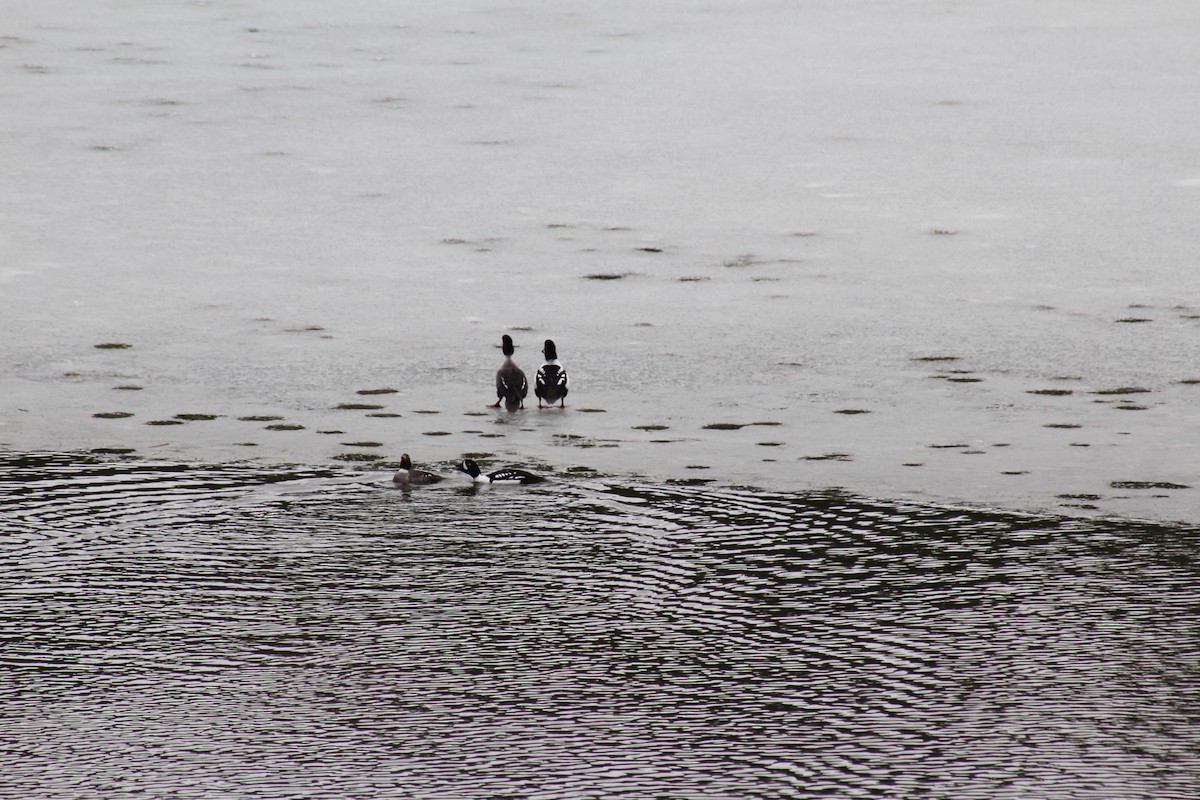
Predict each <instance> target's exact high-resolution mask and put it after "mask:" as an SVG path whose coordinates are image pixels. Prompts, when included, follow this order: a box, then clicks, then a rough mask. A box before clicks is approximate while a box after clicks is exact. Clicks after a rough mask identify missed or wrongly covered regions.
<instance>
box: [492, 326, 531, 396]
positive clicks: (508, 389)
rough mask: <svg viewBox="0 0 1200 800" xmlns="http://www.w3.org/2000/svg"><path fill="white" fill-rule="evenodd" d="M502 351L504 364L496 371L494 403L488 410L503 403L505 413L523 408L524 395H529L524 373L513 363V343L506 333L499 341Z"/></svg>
mask: <svg viewBox="0 0 1200 800" xmlns="http://www.w3.org/2000/svg"><path fill="white" fill-rule="evenodd" d="M500 341H501V346H502V348H503V350H504V364H502V365H501V367H500V369H498V370H496V398H497V399H496V402H494V403H492V404H491V405H489V406H488V408H499V407H500V403H502V402H503V403H504V409H505V410H506V411H516V410H517V409H519V408H523V407H524V406H525V395H527V394H529V381H527V380H525V373H524V372H522V371H521V368H520V367H518V366H517V365H516V364H514V363H513V360H512V356H513V352H514V349H513V341H512V337H511V336H509V335H508V334H507V333H506V334H504V337H503V338H502V339H501V340H500Z"/></svg>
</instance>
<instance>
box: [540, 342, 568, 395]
mask: <svg viewBox="0 0 1200 800" xmlns="http://www.w3.org/2000/svg"><path fill="white" fill-rule="evenodd" d="M542 355H543V356H545V357H546V363H545V364H542V366H541V368H540V369H538V371H537V378H536V380H535V381H534V385H533V393H534V394H536V395H537V398H538V408H546V407H549V406H553V405H554V404H555V403H558V404H559V408H566V407H567V404H566V402H565V400H566V397H567V390H568V385H567V384H568V382H569V381H568V379H567V370H566V369H565V368H564V367H563V365H562V364H560V363H559V361H558V348H557V347H555V346H554V340H553V339H547V340H546V344H545V346H544V347H542ZM542 401H545V403H546V405H544V406H543V405H542Z"/></svg>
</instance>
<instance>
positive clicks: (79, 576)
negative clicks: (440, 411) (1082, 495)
mask: <svg viewBox="0 0 1200 800" xmlns="http://www.w3.org/2000/svg"><path fill="white" fill-rule="evenodd" d="M388 477H389V476H388V474H387V473H380V472H369V471H368V472H359V471H353V470H346V469H340V468H338V469H313V468H298V467H284V466H280V467H276V468H271V469H268V468H265V467H263V466H261V465H245V464H242V465H237V464H233V465H224V466H222V465H199V464H184V463H172V462H165V461H164V462H152V461H148V460H139V459H133V460H124V461H120V460H112V459H102V458H97V457H93V456H81V455H70V454H34V455H13V454H9V455H6V456H4V457H3V458H2V460H0V581H2V585H3V607H4V614H3V615H2V617H0V639H2V641H3V649H2V650H0V720H2V721H0V776H2V777H0V796H3V797H13V798H16V797H20V798H26V799H27V800H39V799H41V798H55V799H56V800H58V799H59V798H81V797H106V798H164V797H175V798H251V797H253V798H337V799H339V800H342V799H344V798H431V799H432V798H437V799H439V800H440V799H442V798H445V799H446V800H450V799H451V798H453V799H454V800H460V799H462V800H465V799H467V798H630V799H633V798H638V799H640V798H672V799H675V798H678V800H709V799H712V800H715V799H716V798H721V799H722V800H740V799H742V798H816V797H863V798H947V800H951V799H953V800H961V799H962V798H989V800H991V799H993V798H1097V799H1099V798H1104V799H1105V800H1117V799H1119V798H1155V799H1156V800H1161V799H1162V798H1181V799H1182V798H1194V797H1195V796H1196V794H1197V790H1198V787H1200V726H1197V724H1196V723H1197V717H1198V716H1200V707H1198V705H1197V691H1198V690H1200V666H1198V663H1197V653H1198V648H1197V641H1196V619H1197V618H1198V615H1200V570H1198V569H1197V566H1196V558H1197V550H1198V548H1197V545H1196V541H1195V530H1194V529H1188V528H1182V527H1172V526H1164V525H1151V524H1134V523H1126V522H1104V521H1096V520H1086V521H1084V520H1077V519H1070V518H1063V517H1054V516H1028V515H1025V516H1022V515H1001V514H989V513H983V512H978V511H967V510H961V509H956V508H951V507H938V506H921V505H915V504H895V503H880V502H871V501H868V500H865V499H862V498H858V497H854V496H850V495H846V494H842V493H836V492H824V493H778V492H764V491H754V490H739V489H730V488H721V489H718V488H712V487H695V486H682V485H668V484H658V485H653V484H648V483H637V482H610V481H601V480H594V479H593V480H577V479H572V478H570V477H569V476H564V475H558V476H554V478H553V479H552V480H551V481H550V482H548V483H546V484H544V485H542V486H539V487H528V488H520V489H502V488H490V489H489V488H484V489H475V488H471V487H468V486H465V485H460V484H457V483H454V482H449V483H447V484H442V485H440V486H434V487H423V488H421V489H414V490H408V491H405V490H399V489H395V488H393V487H392V485H391V483H390V480H388Z"/></svg>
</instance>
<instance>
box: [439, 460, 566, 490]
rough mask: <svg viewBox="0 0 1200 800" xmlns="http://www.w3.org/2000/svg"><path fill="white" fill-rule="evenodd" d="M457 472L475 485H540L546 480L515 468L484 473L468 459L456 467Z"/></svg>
mask: <svg viewBox="0 0 1200 800" xmlns="http://www.w3.org/2000/svg"><path fill="white" fill-rule="evenodd" d="M458 470H459V471H460V472H465V473H467V474H468V475H470V476H471V480H472V481H474V482H475V483H499V484H506V483H507V484H525V483H541V482H542V481H544V480H546V479H545V478H543V477H542V476H541V475H534V474H533V473H532V472H528V471H527V470H523V469H517V468H515V467H505V468H504V469H498V470H496V471H495V472H488V473H484V472H482V471H481V470H480V469H479V465H478V464H476V463H475V462H474V461H472V460H471V459H469V458H468V459H465V460H464V461H463V462H462V463H460V464H459V465H458Z"/></svg>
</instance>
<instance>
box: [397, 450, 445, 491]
mask: <svg viewBox="0 0 1200 800" xmlns="http://www.w3.org/2000/svg"><path fill="white" fill-rule="evenodd" d="M392 480H393V481H394V482H395V483H398V484H400V485H401V486H424V485H427V484H430V483H437V482H438V481H443V480H445V478H444V477H443V476H441V475H435V474H434V473H432V472H426V471H425V470H422V469H413V465H412V459H411V458H409V457H408V453H405V454H404V455H402V456H400V469H398V470H397V471H396V474H395V475H393V476H392Z"/></svg>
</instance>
